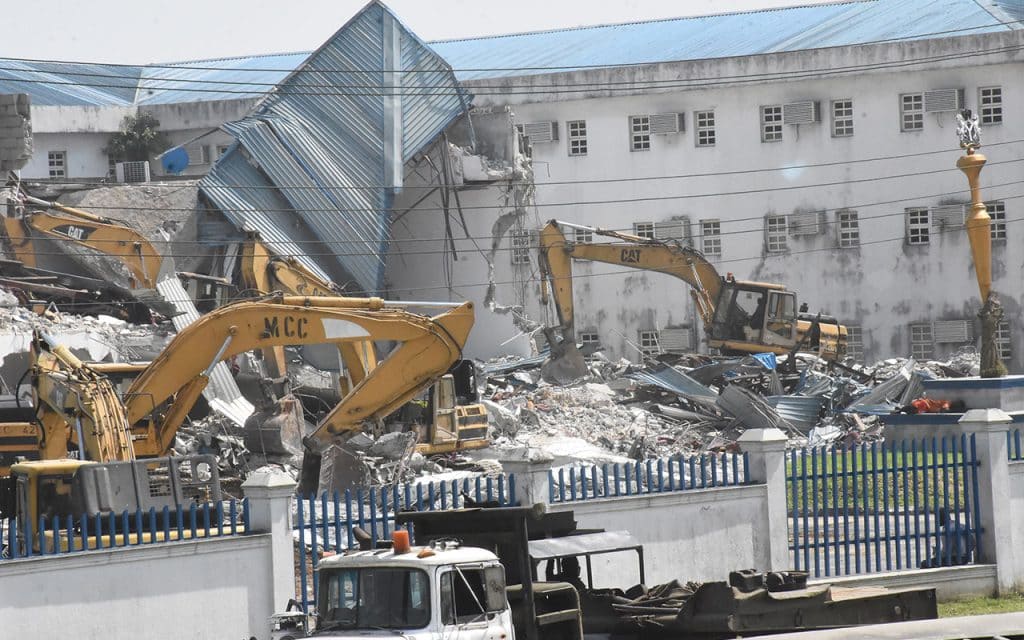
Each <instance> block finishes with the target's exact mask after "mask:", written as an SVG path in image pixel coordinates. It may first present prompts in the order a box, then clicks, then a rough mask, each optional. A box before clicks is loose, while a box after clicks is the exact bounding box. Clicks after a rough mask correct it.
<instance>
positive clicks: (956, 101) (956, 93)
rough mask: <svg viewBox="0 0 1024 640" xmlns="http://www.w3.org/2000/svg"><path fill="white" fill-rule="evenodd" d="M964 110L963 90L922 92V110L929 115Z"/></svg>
mask: <svg viewBox="0 0 1024 640" xmlns="http://www.w3.org/2000/svg"><path fill="white" fill-rule="evenodd" d="M963 108H964V90H963V89H935V90H933V91H925V92H924V110H925V111H927V112H929V113H931V112H935V113H941V112H943V111H959V110H961V109H963Z"/></svg>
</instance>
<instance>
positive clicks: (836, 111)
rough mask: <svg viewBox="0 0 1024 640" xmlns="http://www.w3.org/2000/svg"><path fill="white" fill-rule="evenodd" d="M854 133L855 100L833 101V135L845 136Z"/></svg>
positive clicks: (837, 136) (836, 136)
mask: <svg viewBox="0 0 1024 640" xmlns="http://www.w3.org/2000/svg"><path fill="white" fill-rule="evenodd" d="M852 135H853V100H850V99H845V100H833V101H832V136H833V137H835V138H843V137H847V136H852Z"/></svg>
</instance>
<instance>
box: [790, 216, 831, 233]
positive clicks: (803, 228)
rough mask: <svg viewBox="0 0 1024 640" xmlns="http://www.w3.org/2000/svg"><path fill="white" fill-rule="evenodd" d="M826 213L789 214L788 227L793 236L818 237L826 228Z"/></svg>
mask: <svg viewBox="0 0 1024 640" xmlns="http://www.w3.org/2000/svg"><path fill="white" fill-rule="evenodd" d="M824 215H825V212H824V211H801V212H799V213H791V214H789V220H788V226H789V235H791V236H816V235H818V234H819V233H821V232H822V231H823V230H824V228H825V224H824V220H822V218H824Z"/></svg>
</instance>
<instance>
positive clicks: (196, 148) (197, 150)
mask: <svg viewBox="0 0 1024 640" xmlns="http://www.w3.org/2000/svg"><path fill="white" fill-rule="evenodd" d="M185 152H186V153H188V164H189V166H190V167H191V166H195V165H197V164H210V146H209V145H205V144H194V143H193V144H190V145H187V146H186V147H185Z"/></svg>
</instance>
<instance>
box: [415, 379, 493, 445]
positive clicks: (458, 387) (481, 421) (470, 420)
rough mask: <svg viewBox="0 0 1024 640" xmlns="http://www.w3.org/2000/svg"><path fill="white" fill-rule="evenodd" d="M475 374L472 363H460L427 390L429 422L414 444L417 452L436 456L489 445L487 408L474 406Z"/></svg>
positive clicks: (476, 394)
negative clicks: (424, 431) (417, 442)
mask: <svg viewBox="0 0 1024 640" xmlns="http://www.w3.org/2000/svg"><path fill="white" fill-rule="evenodd" d="M475 375H476V374H475V370H474V368H473V362H472V361H470V360H460V361H458V362H456V363H455V364H454V365H453V366H452V368H451V369H450V370H449V372H448V373H446V374H445V375H443V376H441V378H440V379H439V380H438V381H437V382H436V383H434V385H433V386H432V387H430V394H429V399H428V402H427V406H428V409H429V415H430V416H431V422H430V424H428V425H425V430H426V433H423V434H421V435H420V439H419V444H417V445H416V450H417V451H418V452H419V453H422V454H423V455H437V454H440V453H451V452H453V451H464V450H466V449H481V448H483V447H486V446H487V445H488V440H487V409H486V407H484V406H483V405H482V404H479V403H477V400H478V399H479V394H478V393H477V391H476V380H475Z"/></svg>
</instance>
